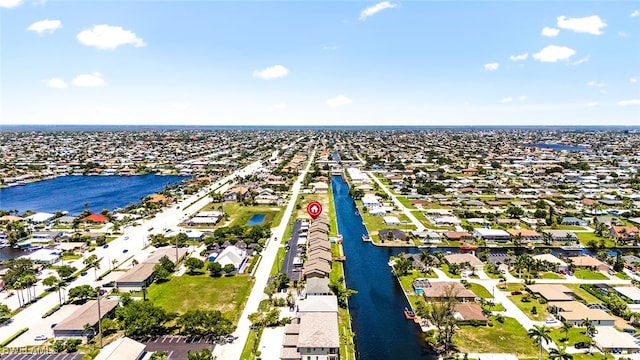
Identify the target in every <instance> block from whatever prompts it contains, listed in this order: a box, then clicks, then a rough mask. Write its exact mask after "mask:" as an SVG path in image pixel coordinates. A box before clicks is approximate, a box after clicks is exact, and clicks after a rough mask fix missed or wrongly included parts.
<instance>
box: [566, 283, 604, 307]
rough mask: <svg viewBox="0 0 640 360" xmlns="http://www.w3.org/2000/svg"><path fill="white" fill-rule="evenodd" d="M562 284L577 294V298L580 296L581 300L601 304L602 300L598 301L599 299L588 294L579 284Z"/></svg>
mask: <svg viewBox="0 0 640 360" xmlns="http://www.w3.org/2000/svg"><path fill="white" fill-rule="evenodd" d="M564 286H566V287H568V288H569V289H571V291H573V293H574V294H575V295H576V296H578V297H579V298H581V299H582V300H584V301H586V302H587V303H589V304H602V301H600V299H598V298H597V297H595V296H593V295H591V294H589V293H588V292H587V291H586V290H584V289H582V288H580V285H579V284H564Z"/></svg>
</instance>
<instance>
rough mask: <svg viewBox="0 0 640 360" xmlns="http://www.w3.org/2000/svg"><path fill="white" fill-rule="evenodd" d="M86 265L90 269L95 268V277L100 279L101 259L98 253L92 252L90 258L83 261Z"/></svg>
mask: <svg viewBox="0 0 640 360" xmlns="http://www.w3.org/2000/svg"><path fill="white" fill-rule="evenodd" d="M82 263H83V264H84V265H86V266H87V268H88V269H93V274H94V276H95V279H96V280H98V269H100V260H99V259H98V256H97V255H96V254H92V255H91V256H89V257H88V258H86V259H84V260H83V261H82Z"/></svg>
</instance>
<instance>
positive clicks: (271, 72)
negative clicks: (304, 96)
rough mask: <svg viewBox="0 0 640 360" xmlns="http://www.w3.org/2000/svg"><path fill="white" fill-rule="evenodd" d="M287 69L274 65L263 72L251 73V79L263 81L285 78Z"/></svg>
mask: <svg viewBox="0 0 640 360" xmlns="http://www.w3.org/2000/svg"><path fill="white" fill-rule="evenodd" d="M288 73H289V69H287V68H286V67H284V66H282V65H275V66H271V67H268V68H266V69H264V70H256V71H254V72H253V77H258V78H261V79H264V80H272V79H277V78H280V77H284V76H287V74H288Z"/></svg>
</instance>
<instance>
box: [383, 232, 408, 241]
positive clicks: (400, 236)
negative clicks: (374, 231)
mask: <svg viewBox="0 0 640 360" xmlns="http://www.w3.org/2000/svg"><path fill="white" fill-rule="evenodd" d="M378 236H379V237H380V239H381V240H401V241H405V240H407V234H405V233H404V231H402V230H397V229H383V230H380V231H378Z"/></svg>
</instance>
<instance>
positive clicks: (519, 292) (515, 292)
mask: <svg viewBox="0 0 640 360" xmlns="http://www.w3.org/2000/svg"><path fill="white" fill-rule="evenodd" d="M511 295H522V291H512V292H511Z"/></svg>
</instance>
